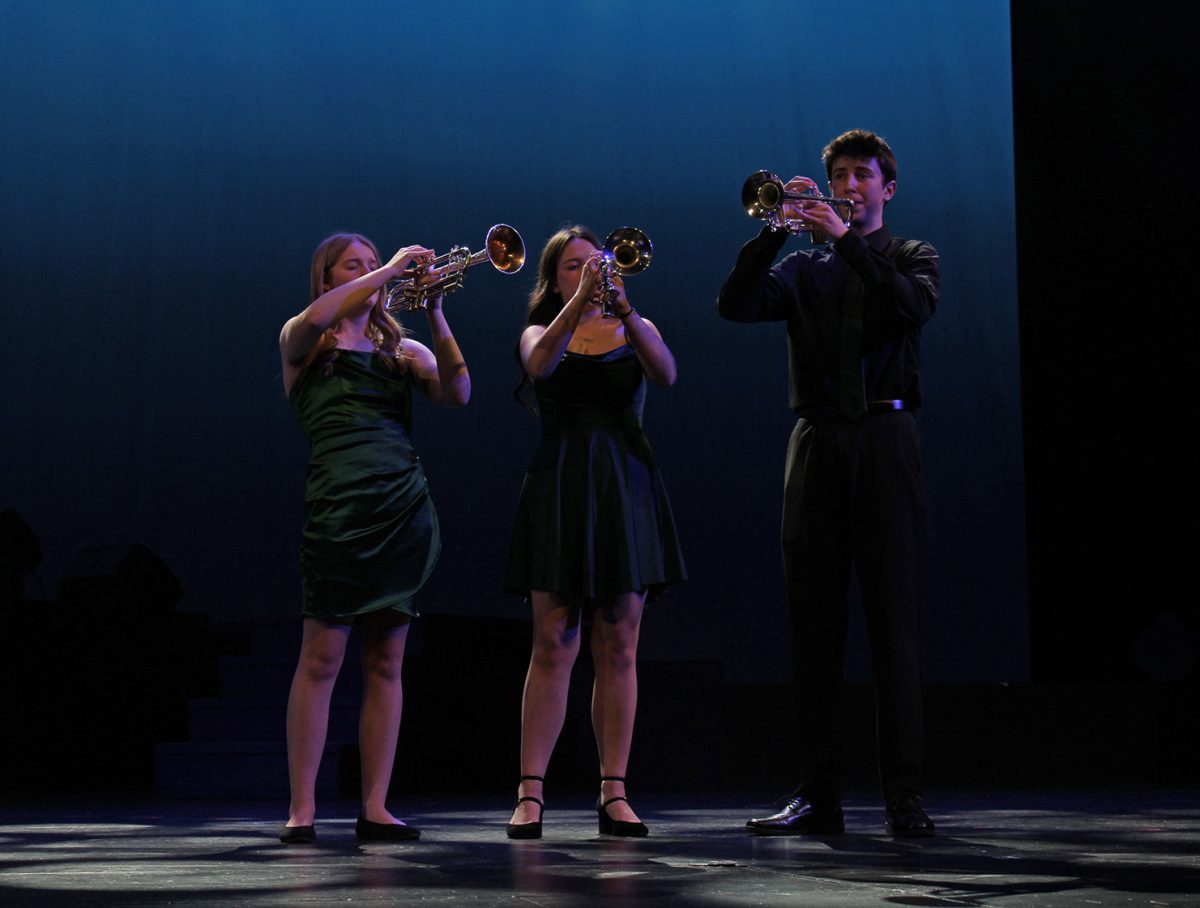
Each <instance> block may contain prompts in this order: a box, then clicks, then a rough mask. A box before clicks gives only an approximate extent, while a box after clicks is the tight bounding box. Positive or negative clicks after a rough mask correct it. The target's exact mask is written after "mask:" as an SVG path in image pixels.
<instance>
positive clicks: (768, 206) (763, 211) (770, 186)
mask: <svg viewBox="0 0 1200 908" xmlns="http://www.w3.org/2000/svg"><path fill="white" fill-rule="evenodd" d="M785 202H824V203H825V204H826V205H832V206H833V209H834V210H835V211H837V212H838V214H839V216H840V217H841V219H842V223H843V224H845V225H846V226H847V227H849V226H850V217H851V215H853V214H854V202H852V201H851V200H850V199H838V198H834V197H833V196H828V195H820V194H819V193H817V192H815V191H814V192H788V191H787V190H786V189H784V184H783V180H781V179H779V177H778V176H777V175H776V174H773V173H771V172H770V171H769V170H758V171H755V172H754V173H752V174H750V176H748V177H747V178H746V182H745V183H743V184H742V207H743V208H745V209H746V214H748V215H750V217H752V218H759V219H761V220H764V221H766V222H767V223H768V224H770V225H771V228H772V229H773V230H786V231H788V232H789V233H795V234H800V233H807V234H809V236H810V238H811V239H812V241H813V242H814V243H827V242H829V237H827V236H826V235H825V234H824V233H823V232H822V231H821V230H819V229H817V228H815V227H813V226H812V225H811V224H806V223H804V222H803V221H797V220H793V219H791V218H788V217H785V211H784V203H785Z"/></svg>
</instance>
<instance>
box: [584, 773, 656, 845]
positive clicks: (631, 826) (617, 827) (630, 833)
mask: <svg viewBox="0 0 1200 908" xmlns="http://www.w3.org/2000/svg"><path fill="white" fill-rule="evenodd" d="M600 781H601V782H624V781H625V779H624V778H622V777H619V776H602V777H601V778H600ZM617 801H624V802H625V803H626V804H628V803H629V798H627V797H625V796H624V795H617V797H615V798H609V799H608V800H607V801H606V800H604V795H600V797H598V798H596V819H597V821H598V822H597V828H598V829H599V830H600V834H601V835H617V836H626V837H628V838H634V839H640V838H643V837H644V836H648V835H650V830H649V829H647V828H646V824H645V823H640V822H638V823H635V822H631V821H630V820H614V819H613V818H612V817H610V816H609V815H608V809H607V808H608V805H609V804H615V803H617Z"/></svg>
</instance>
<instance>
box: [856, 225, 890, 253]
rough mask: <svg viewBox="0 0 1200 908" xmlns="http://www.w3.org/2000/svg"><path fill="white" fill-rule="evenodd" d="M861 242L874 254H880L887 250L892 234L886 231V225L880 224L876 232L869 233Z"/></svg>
mask: <svg viewBox="0 0 1200 908" xmlns="http://www.w3.org/2000/svg"><path fill="white" fill-rule="evenodd" d="M863 240H864V241H865V242H866V244H867V245H868V246H870V247H871V248H872V249H874V250H875V251H876V252H880V251H882V250H883V249H885V248H887V244H888V243H890V242H891V241H892V234H891V231H889V230H888V229H887V224H881V225H880V226H879V229H878V230H873V231H871V232H870V233H868V234H867V235H866V236H864V237H863Z"/></svg>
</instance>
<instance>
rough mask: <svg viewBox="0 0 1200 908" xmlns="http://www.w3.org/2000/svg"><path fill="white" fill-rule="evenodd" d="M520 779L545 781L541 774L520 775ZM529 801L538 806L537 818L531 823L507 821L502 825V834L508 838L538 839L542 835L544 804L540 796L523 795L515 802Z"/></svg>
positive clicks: (523, 780)
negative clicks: (505, 824) (506, 823)
mask: <svg viewBox="0 0 1200 908" xmlns="http://www.w3.org/2000/svg"><path fill="white" fill-rule="evenodd" d="M521 781H522V782H525V781H529V782H545V781H546V780H545V779H543V778H542V777H541V776H521ZM522 801H529V802H530V803H533V804H536V805H537V806H538V818H537V820H535V821H534V822H532V823H509V824H508V825H507V826H505V827H504V834H505V835H507V836H508V837H509V838H510V839H540V838H541V837H542V815H543V814H545V812H546V805H545V804H543V803H542V801H541V799H540V798H535V797H533V796H532V795H523V796H522V797H519V798H517V803H518V804H520V803H521V802H522Z"/></svg>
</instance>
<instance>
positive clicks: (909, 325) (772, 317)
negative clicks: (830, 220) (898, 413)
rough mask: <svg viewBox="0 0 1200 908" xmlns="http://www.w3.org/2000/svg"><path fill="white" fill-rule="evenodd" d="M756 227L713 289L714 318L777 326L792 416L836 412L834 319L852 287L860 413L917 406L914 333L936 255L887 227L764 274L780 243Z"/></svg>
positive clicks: (932, 286) (839, 336)
mask: <svg viewBox="0 0 1200 908" xmlns="http://www.w3.org/2000/svg"><path fill="white" fill-rule="evenodd" d="M787 236H788V235H787V234H786V233H785V232H783V231H774V230H772V229H771V228H770V227H764V228H763V230H762V232H761V233H760V234H759V235H758V236H757V237H755V238H754V239H753V240H751V241H750V242H749V243H747V244H746V245H745V246H743V247H742V251H741V253H740V254H739V255H738V259H737V264H736V265H735V266H734V268H733V271H732V272H731V273H730V275H729V277H728V278H726V279H725V283H724V285H723V286H722V287H721V294H720V296H719V297H718V298H717V311H718V312H719V313H720V314H721V316H722V317H724V318H727V319H730V320H731V321H736V322H759V321H784V320H786V321H787V323H788V324H787V331H788V350H789V354H790V356H789V361H790V369H789V375H790V384H791V391H790V406H791V408H792V410H793V411H795V413H796V414H797V415H799V416H817V415H830V414H835V413H837V412H838V404H839V391H840V378H839V376H840V373H841V371H842V345H843V343H844V340H843V315H844V312H845V310H846V308H847V307H846V306H845V298H846V296H847V294H848V293H850V292H853V293H857V292H858V288H857V286H855V285H856V284H857V282H855V281H852V280H851V274H852V273H853V274H855V275H857V276H858V278H859V280H860V281H861V293H862V328H861V345H862V346H861V357H862V383H863V393H864V395H865V399H866V402H867V403H870V402H873V401H888V400H902V401H904V406H905V407H906V408H907V409H913V410H915V409H917V408H918V407H920V405H921V377H920V365H921V326H922V325H924V324H925V323H926V322H927V321H929V319H930V318H932V317H933V313H934V309H935V308H936V306H937V299H938V289H939V281H938V254H937V250H935V249H934V248H933V247H932V246H930V245H929V244H928V243H924V242H921V241H920V240H902V239H899V238H895V237H893V236H892V235H891V234H890V233H889V232H888V229H887V227H881V228H879V229H878V230H876V231H875V232H874V233H871V234H868V235H867V236H865V237H863V236H859V235H858V234H857V233H855V232H854V231H852V230H851V231H847V233H846V234H845V235H844V236H842V237H841V238H840V239H838V240H837V241H836V242H834V243H833V244H831V245H829V246H824V247H818V248H813V249H806V250H801V251H799V252H793V253H792V254H790V255H788V256H786V257H785V258H784V259H783V260H782V261H781V262H780V263H779V264H778V265H774V266H773V267H772V264H771V263H772V262H774V260H775V257H776V256H777V255H778V254H779V251H780V250H781V249H782V248H783V244H784V242H785V241H786V239H787Z"/></svg>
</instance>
